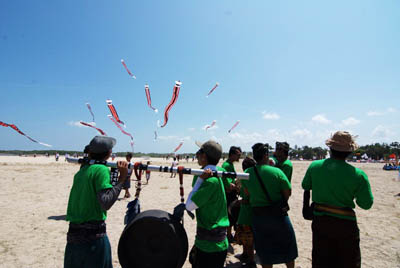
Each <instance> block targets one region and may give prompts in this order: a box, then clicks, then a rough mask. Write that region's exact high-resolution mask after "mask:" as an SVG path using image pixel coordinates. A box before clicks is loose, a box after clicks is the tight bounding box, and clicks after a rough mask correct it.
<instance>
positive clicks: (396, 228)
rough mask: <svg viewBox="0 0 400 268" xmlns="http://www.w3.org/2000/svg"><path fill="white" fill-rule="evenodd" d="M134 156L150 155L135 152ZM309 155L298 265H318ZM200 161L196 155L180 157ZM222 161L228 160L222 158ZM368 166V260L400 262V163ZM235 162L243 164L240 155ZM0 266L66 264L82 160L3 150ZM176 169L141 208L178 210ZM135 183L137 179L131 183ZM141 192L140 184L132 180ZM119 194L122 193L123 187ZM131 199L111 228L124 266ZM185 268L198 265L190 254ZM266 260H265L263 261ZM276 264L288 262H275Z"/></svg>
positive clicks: (296, 183)
mask: <svg viewBox="0 0 400 268" xmlns="http://www.w3.org/2000/svg"><path fill="white" fill-rule="evenodd" d="M133 161H135V162H136V161H143V162H144V161H148V160H147V159H133ZM151 163H152V164H154V165H169V164H170V161H168V162H167V161H165V160H163V159H151ZM310 163H311V162H309V161H294V162H293V166H294V172H293V178H292V184H293V185H292V187H293V193H292V197H291V199H290V202H289V203H290V206H291V210H290V213H289V215H290V218H291V221H292V223H293V226H294V229H295V232H296V237H297V244H298V249H299V257H298V258H297V260H296V267H301V268H307V267H311V222H310V221H306V220H304V219H303V217H302V215H301V208H302V194H303V191H302V189H301V181H302V179H303V176H304V174H305V172H306V169H307V167H308V166H309V164H310ZM180 164H181V165H183V166H186V167H192V168H198V165H197V162H192V160H189V162H188V163H186V161H183V162H181V163H180ZM220 164H221V162H220ZM354 165H355V166H356V167H359V168H361V169H363V170H364V171H365V172H366V173H367V175H368V177H369V179H370V183H371V187H372V191H373V194H374V198H375V200H374V205H373V207H372V208H371V209H370V210H368V211H364V210H362V209H358V208H357V209H356V213H357V217H358V224H359V228H360V236H361V255H362V267H371V268H381V267H385V268H386V267H387V268H396V267H397V268H398V267H400V223H399V222H400V209H399V208H400V197H395V195H396V194H398V193H400V182H398V181H397V176H398V172H397V171H384V170H382V166H383V164H374V163H354ZM235 166H236V170H237V171H242V170H241V164H240V163H236V164H235ZM0 167H1V173H0V181H1V182H2V185H3V188H2V191H1V192H0V214H1V215H2V218H1V224H0V226H1V230H0V260H1V261H0V267H5V268H21V267H32V268H33V267H62V266H63V259H64V249H65V244H66V232H67V228H68V223H67V222H66V221H65V214H66V209H67V203H68V196H69V192H70V189H71V186H72V181H73V176H74V174H75V173H76V171H77V170H78V168H79V166H78V165H74V164H69V163H67V162H65V161H64V157H60V161H58V162H56V161H55V159H54V157H49V158H47V157H44V156H38V157H36V158H34V157H18V156H0ZM169 177H170V175H169V174H163V173H156V172H153V173H152V174H151V179H150V183H149V184H148V185H146V186H145V187H144V188H143V190H142V192H141V197H140V201H141V206H142V211H143V210H148V209H161V210H165V211H168V212H172V210H173V208H174V207H175V206H176V205H177V204H178V203H179V202H180V197H179V181H178V176H177V177H176V178H169ZM191 182H192V176H185V178H184V187H185V198H186V197H187V195H188V194H189V192H190V190H191ZM132 186H133V187H134V183H132ZM131 193H132V194H133V193H134V188H131ZM120 197H123V192H122V193H121V195H120ZM131 200H133V198H130V199H120V200H119V201H117V202H116V203H115V204H114V206H113V207H112V208H111V210H110V211H109V212H108V218H107V221H106V222H107V233H108V236H109V239H110V242H111V247H112V254H113V264H114V267H120V264H119V262H118V255H117V246H118V240H119V237H120V235H121V233H122V230H123V228H124V224H123V220H124V215H125V210H126V205H127V203H128V202H129V201H131ZM195 227H196V221H195V220H191V219H190V218H188V217H185V229H186V232H187V234H188V238H189V248H191V247H192V245H193V241H194V235H195ZM239 254H241V247H240V246H239V245H233V249H232V250H230V252H229V253H228V257H227V261H226V267H231V268H234V267H240V262H239V260H238V259H237V256H238V255H239ZM183 267H185V268H189V267H191V265H190V264H189V262H188V261H186V263H185V265H184V266H183ZM258 267H261V265H258ZM274 267H285V266H284V265H276V266H274Z"/></svg>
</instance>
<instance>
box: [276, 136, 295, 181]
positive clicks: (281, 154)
mask: <svg viewBox="0 0 400 268" xmlns="http://www.w3.org/2000/svg"><path fill="white" fill-rule="evenodd" d="M289 149H290V147H289V143H287V142H285V141H284V142H279V141H277V142H276V143H275V153H274V156H273V159H274V161H275V167H277V168H279V169H280V170H282V171H283V173H285V175H286V177H287V178H288V180H289V182H291V181H292V173H293V165H292V162H290V160H289V159H288V156H289Z"/></svg>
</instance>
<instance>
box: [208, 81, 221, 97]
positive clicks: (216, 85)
mask: <svg viewBox="0 0 400 268" xmlns="http://www.w3.org/2000/svg"><path fill="white" fill-rule="evenodd" d="M218 86H219V83H218V82H217V83H215V86H214V87H213V88H212V89H211V90H210V92H208V94H207V96H206V97H207V98H208V96H210V94H211V93H212V92H213V91H214V90H215V89H216V88H217V87H218Z"/></svg>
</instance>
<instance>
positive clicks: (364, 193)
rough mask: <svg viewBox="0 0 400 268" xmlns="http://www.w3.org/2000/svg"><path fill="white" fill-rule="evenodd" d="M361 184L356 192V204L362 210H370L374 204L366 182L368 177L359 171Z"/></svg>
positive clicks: (369, 187)
mask: <svg viewBox="0 0 400 268" xmlns="http://www.w3.org/2000/svg"><path fill="white" fill-rule="evenodd" d="M360 176H361V182H360V187H359V188H358V189H357V192H356V195H355V197H356V203H357V205H358V206H359V207H360V208H362V209H370V208H371V207H372V204H373V202H374V197H373V195H372V191H371V186H370V184H369V181H368V176H367V174H365V173H364V172H363V171H361V170H360Z"/></svg>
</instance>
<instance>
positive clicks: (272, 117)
mask: <svg viewBox="0 0 400 268" xmlns="http://www.w3.org/2000/svg"><path fill="white" fill-rule="evenodd" d="M262 114H263V118H264V119H266V120H278V119H279V118H280V116H279V114H277V113H267V112H266V111H264V112H262Z"/></svg>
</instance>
